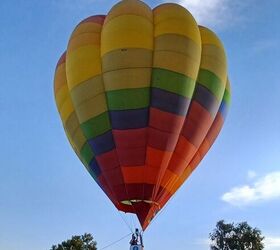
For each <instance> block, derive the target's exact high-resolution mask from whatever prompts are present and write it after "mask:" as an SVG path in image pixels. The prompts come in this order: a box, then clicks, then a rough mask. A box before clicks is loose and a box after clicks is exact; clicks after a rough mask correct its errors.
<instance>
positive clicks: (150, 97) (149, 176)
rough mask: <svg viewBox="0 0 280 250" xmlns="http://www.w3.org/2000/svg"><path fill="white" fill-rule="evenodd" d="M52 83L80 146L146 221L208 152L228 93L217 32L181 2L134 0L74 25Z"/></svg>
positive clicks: (120, 198)
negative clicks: (152, 4)
mask: <svg viewBox="0 0 280 250" xmlns="http://www.w3.org/2000/svg"><path fill="white" fill-rule="evenodd" d="M54 92H55V99H56V104H57V107H58V111H59V113H60V117H61V120H62V123H63V126H64V129H65V132H66V135H67V137H68V139H69V142H70V143H71V145H72V147H73V149H74V151H75V152H76V154H77V155H78V157H79V158H80V160H81V161H82V162H83V164H84V165H85V167H86V168H87V170H88V171H89V173H90V174H91V176H92V177H93V178H94V180H95V181H96V182H97V183H98V185H99V186H100V187H101V188H102V189H103V191H104V192H105V193H106V194H107V196H108V197H109V198H110V200H111V201H112V202H113V204H114V205H115V206H116V207H117V209H119V210H121V211H124V212H130V213H135V214H136V215H137V216H138V218H139V221H140V223H141V225H142V228H143V229H145V228H146V227H147V226H148V225H149V223H150V221H151V220H152V219H153V217H154V216H155V215H156V213H157V212H158V211H159V210H160V209H161V208H162V207H163V206H164V205H165V204H166V202H167V201H168V200H169V199H170V198H171V196H172V195H173V194H174V193H175V192H176V191H177V190H178V188H179V187H180V186H181V185H182V184H183V183H184V181H185V180H186V179H187V178H188V177H189V176H190V174H191V173H192V171H193V170H194V169H195V168H196V167H197V165H198V164H199V162H200V161H201V160H202V158H203V157H204V156H205V154H206V153H207V152H208V150H209V148H210V147H211V145H212V144H213V143H214V141H215V139H216V137H217V136H218V134H219V132H220V130H221V128H222V125H223V122H224V119H225V116H226V113H227V110H228V107H229V102H230V86H229V81H228V76H227V63H226V55H225V51H224V48H223V45H222V43H221V42H220V40H219V39H218V38H217V36H216V35H215V34H214V33H213V32H212V31H210V30H209V29H207V28H205V27H201V26H198V25H197V23H196V21H195V20H194V18H193V17H192V15H191V14H190V13H189V12H188V11H187V10H186V9H185V8H183V7H181V6H180V5H177V4H173V3H167V4H162V5H159V6H157V7H156V8H154V9H151V8H150V7H149V6H147V5H146V4H144V3H143V2H141V1H138V0H123V1H121V2H119V3H118V4H116V5H115V6H113V7H112V9H111V10H110V11H109V13H108V14H107V15H106V16H104V15H97V16H92V17H89V18H87V19H85V20H84V21H82V22H81V23H80V24H79V25H78V26H77V27H76V28H75V30H74V31H73V33H72V35H71V37H70V40H69V43H68V46H67V50H66V52H65V53H64V54H63V55H62V56H61V58H60V60H59V61H58V64H57V67H56V72H55V79H54Z"/></svg>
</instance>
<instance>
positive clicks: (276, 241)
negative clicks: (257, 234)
mask: <svg viewBox="0 0 280 250" xmlns="http://www.w3.org/2000/svg"><path fill="white" fill-rule="evenodd" d="M264 245H265V249H268V250H279V249H280V237H271V236H270V237H265V239H264Z"/></svg>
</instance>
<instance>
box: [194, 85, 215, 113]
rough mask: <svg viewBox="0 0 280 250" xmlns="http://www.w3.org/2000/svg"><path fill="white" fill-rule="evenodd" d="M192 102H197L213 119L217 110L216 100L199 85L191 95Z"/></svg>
mask: <svg viewBox="0 0 280 250" xmlns="http://www.w3.org/2000/svg"><path fill="white" fill-rule="evenodd" d="M192 99H193V100H195V101H197V102H198V103H199V104H200V105H201V106H202V107H204V108H205V109H206V110H207V111H208V112H209V113H210V114H211V115H212V117H214V116H215V115H216V113H217V111H218V109H219V102H218V100H217V98H216V97H215V96H214V94H212V93H211V92H210V91H209V90H208V89H207V88H205V87H204V86H203V85H201V84H199V83H198V84H197V85H196V87H195V90H194V94H193V98H192Z"/></svg>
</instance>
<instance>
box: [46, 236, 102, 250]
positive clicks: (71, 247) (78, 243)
mask: <svg viewBox="0 0 280 250" xmlns="http://www.w3.org/2000/svg"><path fill="white" fill-rule="evenodd" d="M96 245H97V243H96V241H94V240H93V237H92V235H91V234H88V233H85V234H84V235H81V236H77V235H75V236H72V238H71V239H70V240H67V241H63V242H62V243H61V244H58V245H57V246H56V245H54V246H52V248H51V249H50V250H97V248H96Z"/></svg>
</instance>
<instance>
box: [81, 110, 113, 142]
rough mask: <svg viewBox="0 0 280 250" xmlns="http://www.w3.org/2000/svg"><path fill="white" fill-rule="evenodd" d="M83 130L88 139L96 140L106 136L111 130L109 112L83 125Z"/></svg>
mask: <svg viewBox="0 0 280 250" xmlns="http://www.w3.org/2000/svg"><path fill="white" fill-rule="evenodd" d="M81 129H82V130H83V133H84V135H85V137H86V138H87V139H91V138H94V137H96V136H98V135H101V134H104V133H105V132H107V131H108V130H110V129H111V123H110V118H109V114H108V112H104V113H102V114H100V115H98V116H96V117H93V118H91V119H90V120H88V121H86V122H84V123H83V124H81Z"/></svg>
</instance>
